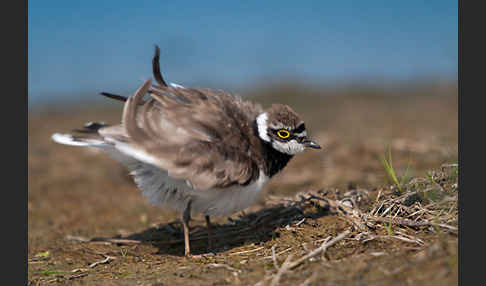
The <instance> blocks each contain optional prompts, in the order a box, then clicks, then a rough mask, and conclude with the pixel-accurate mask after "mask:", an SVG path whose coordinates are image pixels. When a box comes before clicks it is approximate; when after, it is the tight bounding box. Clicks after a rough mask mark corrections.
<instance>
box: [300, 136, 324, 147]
mask: <svg viewBox="0 0 486 286" xmlns="http://www.w3.org/2000/svg"><path fill="white" fill-rule="evenodd" d="M304 146H305V147H308V148H314V149H321V146H320V145H319V144H317V143H316V142H314V141H312V140H310V139H308V138H306V139H305V140H304Z"/></svg>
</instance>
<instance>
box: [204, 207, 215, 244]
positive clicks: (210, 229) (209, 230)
mask: <svg viewBox="0 0 486 286" xmlns="http://www.w3.org/2000/svg"><path fill="white" fill-rule="evenodd" d="M205 218H206V226H207V227H208V249H209V250H211V249H213V240H212V232H213V230H212V227H211V220H210V219H209V216H208V215H207V216H206V217H205Z"/></svg>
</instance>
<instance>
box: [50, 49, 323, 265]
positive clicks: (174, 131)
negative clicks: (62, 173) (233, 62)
mask: <svg viewBox="0 0 486 286" xmlns="http://www.w3.org/2000/svg"><path fill="white" fill-rule="evenodd" d="M152 72H153V77H154V79H155V81H156V83H155V84H152V79H147V80H145V81H144V83H143V84H142V85H141V86H140V87H139V88H138V89H137V90H136V92H135V93H133V94H132V95H130V96H127V97H125V96H121V95H117V94H112V93H108V92H101V95H103V96H106V97H108V98H111V99H115V100H118V101H122V102H124V106H123V111H122V118H121V123H120V124H116V125H109V124H106V123H99V122H88V123H86V124H85V125H84V127H83V128H82V129H75V130H74V131H76V132H77V133H80V134H76V135H72V134H67V133H54V134H52V136H51V138H52V140H53V141H55V142H57V143H60V144H65V145H71V146H82V147H95V148H99V149H101V150H102V151H104V152H106V153H107V154H108V155H109V156H111V157H112V158H113V159H115V160H117V161H119V162H121V163H122V164H123V165H125V166H126V168H127V169H128V170H129V171H130V175H132V177H133V180H134V182H135V184H136V186H137V187H138V188H139V189H140V190H141V191H142V194H143V196H145V197H146V198H147V199H148V201H150V202H151V203H153V204H156V205H159V206H161V207H163V208H170V209H173V210H176V211H178V212H179V213H180V220H181V222H182V226H183V231H184V248H185V249H184V254H185V255H186V256H191V255H192V254H191V250H190V239H189V222H190V220H191V216H193V215H196V214H202V215H204V217H205V220H206V224H207V230H208V231H207V234H208V249H211V246H212V243H211V242H212V227H211V221H210V218H211V217H221V216H229V215H231V214H234V213H236V212H238V211H241V210H244V209H245V208H247V207H249V206H250V205H251V204H252V203H253V202H254V201H255V199H256V198H257V195H258V194H259V193H260V191H261V190H262V189H263V187H264V186H265V184H266V183H267V182H268V181H269V180H270V179H271V178H272V177H273V176H275V175H276V174H277V173H279V172H280V171H282V170H283V169H284V167H285V166H286V165H287V163H288V162H289V161H290V160H291V159H292V158H293V157H294V155H296V154H297V153H301V152H303V151H304V150H306V149H309V148H310V149H321V146H320V145H319V144H318V143H316V142H315V141H313V140H311V139H310V138H309V137H308V136H307V130H306V127H305V123H304V121H303V120H302V119H301V117H300V116H299V115H298V114H297V113H296V112H295V111H294V110H293V109H292V108H291V107H289V106H288V105H285V104H272V105H271V106H270V107H268V108H266V109H264V108H263V107H262V106H261V105H260V104H258V103H255V102H252V101H249V100H244V99H242V98H241V97H240V96H237V95H233V94H230V93H227V92H225V91H222V90H214V89H208V88H189V87H184V86H181V85H179V84H175V83H169V84H167V82H166V81H165V80H164V78H163V77H162V74H161V72H160V49H159V47H158V46H157V45H155V55H154V57H153V60H152ZM145 97H147V98H145Z"/></svg>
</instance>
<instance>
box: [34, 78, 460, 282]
mask: <svg viewBox="0 0 486 286" xmlns="http://www.w3.org/2000/svg"><path fill="white" fill-rule="evenodd" d="M297 91H298V92H299V94H302V95H301V96H299V97H298V98H297V97H295V94H296V92H297ZM336 93H337V92H336ZM341 93H342V94H338V95H336V94H334V93H332V94H329V92H323V91H310V90H306V91H302V90H300V91H299V90H297V89H295V88H292V87H289V88H281V89H280V90H276V89H271V90H267V91H260V92H259V93H257V94H256V95H254V98H255V99H256V100H258V101H260V102H263V103H264V104H265V105H267V104H269V103H270V102H281V103H289V104H291V105H292V106H293V107H294V109H295V110H296V111H297V112H299V113H301V114H302V116H303V117H304V119H305V120H306V125H307V127H308V129H309V130H310V131H309V133H310V135H311V136H312V137H314V138H315V139H316V140H317V141H318V142H319V143H321V145H323V147H324V149H323V150H322V151H314V150H310V151H306V152H305V153H303V154H301V155H298V156H296V158H294V159H293V161H292V162H291V163H290V164H289V166H288V167H287V168H286V169H285V170H284V171H283V172H282V173H281V174H279V175H278V176H277V177H276V178H274V179H273V181H272V182H271V183H269V185H268V186H267V187H266V188H265V191H264V194H262V197H261V199H260V201H259V202H258V203H256V204H255V206H253V207H251V208H250V209H247V210H245V212H244V213H239V214H235V215H233V216H232V217H231V219H228V218H219V219H216V220H215V223H216V224H217V226H216V232H217V239H216V240H215V249H213V252H214V253H208V252H207V250H206V240H205V235H204V234H205V231H206V229H205V227H204V219H203V218H201V217H195V219H194V220H193V222H192V225H193V226H194V229H193V234H192V239H193V241H192V247H193V250H194V252H195V253H196V254H200V255H199V256H198V257H193V258H186V257H184V256H183V252H184V248H183V244H182V236H181V228H180V224H179V223H178V222H177V214H175V213H174V212H170V211H167V210H164V209H160V208H158V207H155V206H151V205H149V204H148V203H147V202H146V201H145V200H144V198H143V197H142V196H141V195H140V193H139V191H138V190H137V189H136V188H135V186H134V184H133V183H132V181H131V179H130V177H129V176H128V175H127V172H126V170H125V169H124V168H123V167H122V166H121V165H119V164H118V163H116V162H114V161H112V160H110V159H109V158H108V157H106V156H104V155H100V154H98V153H97V152H93V151H91V150H88V149H79V148H74V147H69V146H61V145H57V144H55V143H53V142H52V141H51V140H50V134H51V133H53V132H68V131H70V130H71V129H73V128H76V127H79V126H82V124H83V123H84V122H87V121H105V122H108V123H115V122H117V121H118V119H119V116H120V113H121V107H122V105H121V104H119V103H117V102H113V103H112V105H111V108H108V107H103V106H101V107H96V108H89V107H87V106H84V107H82V108H69V109H67V110H62V109H61V108H59V107H57V108H56V107H51V108H49V109H45V110H43V111H42V112H40V111H33V112H31V113H30V114H29V130H28V133H29V144H28V154H29V158H28V262H27V263H28V279H29V283H30V285H56V284H69V285H71V284H72V285H79V284H84V285H191V284H193V285H230V284H239V285H254V284H259V285H271V284H272V283H274V285H278V284H281V285H299V284H303V285H457V275H458V273H457V232H458V231H457V227H458V225H457V192H458V186H457V180H458V175H457V169H458V167H457V165H454V164H456V163H457V152H458V149H457V143H458V125H457V90H455V89H453V88H452V89H445V90H436V89H424V90H413V91H408V92H400V93H399V92H397V93H396V94H380V92H376V91H368V92H362V91H359V90H354V91H352V92H349V91H347V92H344V91H342V92H341ZM309 102H311V103H312V104H308V103H309ZM113 107H114V108H113ZM389 147H390V148H391V152H392V156H393V166H394V169H395V171H396V173H397V174H398V175H399V176H401V175H403V174H404V173H405V172H406V170H407V169H408V170H407V172H406V176H405V178H404V182H405V183H404V184H403V187H402V191H401V192H400V191H399V190H398V188H396V187H392V182H391V181H390V180H389V179H388V178H387V173H386V172H385V169H384V167H383V165H382V163H381V162H380V156H382V155H385V154H386V151H387V148H389ZM451 164H452V165H451ZM428 171H431V172H428ZM296 194H299V195H297V196H296ZM285 198H286V199H285ZM340 234H343V236H342V237H341V236H339V235H340ZM336 237H338V239H337V240H336V241H332V239H335V238H336ZM113 239H118V241H116V240H113ZM330 240H331V242H335V244H332V245H329V246H327V245H325V244H326V243H329V242H330ZM116 242H118V243H116ZM323 243H324V244H323ZM320 247H321V248H320ZM323 248H326V249H325V250H324V249H323ZM313 251H314V254H315V255H313V256H312V257H307V259H303V260H302V261H299V259H300V258H302V257H304V256H305V255H309V254H312V252H313ZM272 253H275V255H272ZM289 256H290V257H289ZM274 258H275V259H274ZM286 259H288V260H287V262H286V263H284V261H285V260H286ZM292 263H294V265H292ZM290 266H291V267H290Z"/></svg>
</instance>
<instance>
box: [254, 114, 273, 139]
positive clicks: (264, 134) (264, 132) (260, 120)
mask: <svg viewBox="0 0 486 286" xmlns="http://www.w3.org/2000/svg"><path fill="white" fill-rule="evenodd" d="M267 120H268V114H267V113H266V112H264V113H262V114H260V115H258V117H257V119H256V122H257V126H258V135H259V136H260V138H261V139H262V140H265V141H267V142H270V141H271V140H270V137H269V136H268V125H267Z"/></svg>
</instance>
